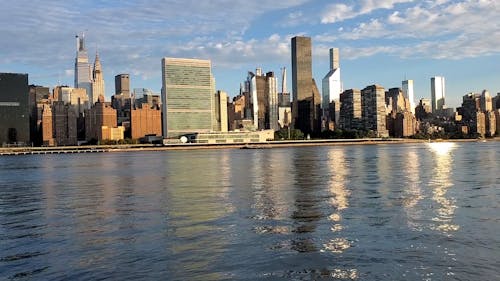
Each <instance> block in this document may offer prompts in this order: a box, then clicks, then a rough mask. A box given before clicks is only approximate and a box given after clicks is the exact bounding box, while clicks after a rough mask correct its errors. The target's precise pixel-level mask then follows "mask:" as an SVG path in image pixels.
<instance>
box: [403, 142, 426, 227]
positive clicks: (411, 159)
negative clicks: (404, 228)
mask: <svg viewBox="0 0 500 281" xmlns="http://www.w3.org/2000/svg"><path fill="white" fill-rule="evenodd" d="M406 157H407V158H406V160H405V161H404V167H403V168H404V169H405V171H406V173H405V176H406V181H407V188H406V189H405V191H404V192H405V199H404V201H403V208H404V210H405V212H406V216H407V218H408V226H409V227H411V228H412V229H413V230H419V229H420V227H421V225H420V224H419V223H418V221H420V218H421V216H422V210H421V209H420V208H418V206H417V204H418V202H419V201H420V200H422V198H423V196H422V189H421V187H420V181H419V179H420V175H419V165H420V162H419V158H418V153H417V152H416V151H414V150H411V151H409V152H408V154H406Z"/></svg>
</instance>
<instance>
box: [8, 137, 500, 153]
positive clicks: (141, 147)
mask: <svg viewBox="0 0 500 281" xmlns="http://www.w3.org/2000/svg"><path fill="white" fill-rule="evenodd" d="M496 141H500V138H498V137H496V138H492V139H479V140H478V139H452V140H450V139H448V140H445V139H438V140H431V141H429V140H421V139H399V138H394V139H380V138H375V139H328V140H287V141H269V142H255V143H223V144H198V143H186V144H166V145H150V144H123V145H94V146H57V147H2V148H0V156H9V155H39V154H74V153H102V152H140V151H167V150H199V149H271V148H287V147H304V146H338V145H376V144H411V143H428V142H496Z"/></svg>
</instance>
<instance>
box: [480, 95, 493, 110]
mask: <svg viewBox="0 0 500 281" xmlns="http://www.w3.org/2000/svg"><path fill="white" fill-rule="evenodd" d="M480 103H481V104H480V106H481V111H483V112H488V111H492V110H493V100H492V98H491V95H490V92H488V90H483V92H482V93H481V97H480Z"/></svg>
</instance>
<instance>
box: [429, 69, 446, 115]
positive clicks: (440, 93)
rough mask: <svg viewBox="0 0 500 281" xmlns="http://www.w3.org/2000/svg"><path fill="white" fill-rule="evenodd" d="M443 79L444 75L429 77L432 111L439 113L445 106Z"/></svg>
mask: <svg viewBox="0 0 500 281" xmlns="http://www.w3.org/2000/svg"><path fill="white" fill-rule="evenodd" d="M445 93H446V91H445V81H444V77H441V76H435V77H432V78H431V102H432V113H433V114H439V113H440V111H441V110H443V108H444V106H445V101H444V98H445Z"/></svg>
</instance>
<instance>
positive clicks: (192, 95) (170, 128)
mask: <svg viewBox="0 0 500 281" xmlns="http://www.w3.org/2000/svg"><path fill="white" fill-rule="evenodd" d="M213 84H214V80H213V78H212V70H211V62H210V61H209V60H198V59H182V58H163V59H162V93H161V94H162V104H163V136H164V137H168V138H175V137H179V136H181V135H183V134H188V133H197V132H198V133H200V132H210V131H212V129H213V122H214V121H215V117H214V110H213V107H214V97H215V92H214V90H213V89H214V88H215V87H214V85H213Z"/></svg>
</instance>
